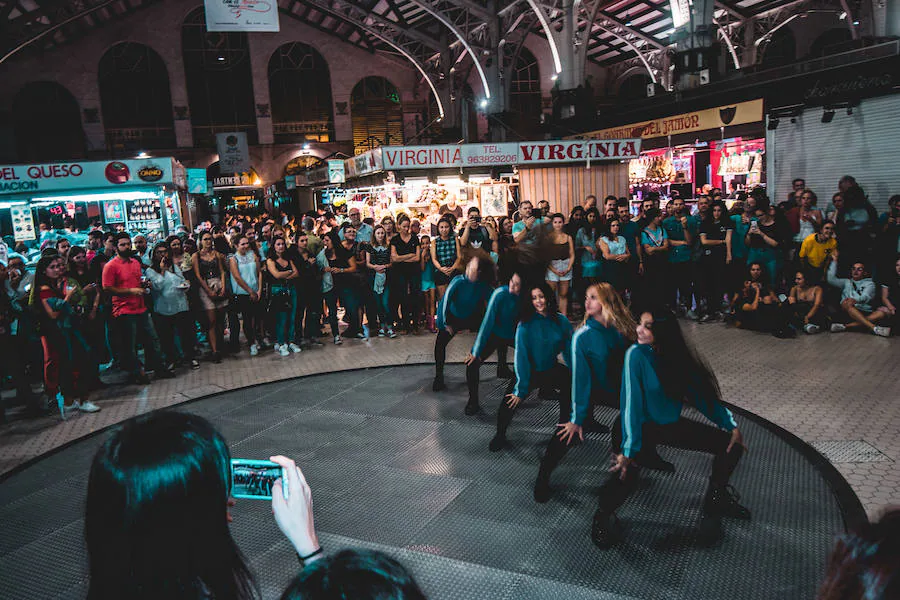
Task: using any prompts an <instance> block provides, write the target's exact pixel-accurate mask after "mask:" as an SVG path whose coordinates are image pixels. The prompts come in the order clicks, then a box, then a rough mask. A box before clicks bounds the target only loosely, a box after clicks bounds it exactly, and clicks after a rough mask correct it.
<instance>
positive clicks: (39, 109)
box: [13, 81, 87, 162]
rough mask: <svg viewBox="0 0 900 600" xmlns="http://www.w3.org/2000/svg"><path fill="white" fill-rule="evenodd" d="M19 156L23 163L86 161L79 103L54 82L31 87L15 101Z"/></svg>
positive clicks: (34, 84) (15, 125) (38, 83)
mask: <svg viewBox="0 0 900 600" xmlns="http://www.w3.org/2000/svg"><path fill="white" fill-rule="evenodd" d="M13 115H14V125H13V127H14V131H15V136H16V152H17V156H18V160H19V161H22V162H45V161H51V160H62V159H72V158H84V156H85V155H86V154H87V147H86V144H85V137H84V129H82V127H81V115H80V114H79V109H78V103H77V102H76V101H75V98H74V97H73V96H72V94H70V93H69V90H67V89H66V88H64V87H63V86H61V85H60V84H58V83H56V82H54V81H38V82H35V83H29V84H28V85H26V86H25V87H23V88H22V89H21V90H19V93H18V94H16V98H15V100H14V101H13Z"/></svg>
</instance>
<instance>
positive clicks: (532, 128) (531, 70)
mask: <svg viewBox="0 0 900 600" xmlns="http://www.w3.org/2000/svg"><path fill="white" fill-rule="evenodd" d="M542 104H543V100H542V98H541V70H540V67H539V66H538V62H537V59H536V58H535V57H534V55H533V54H532V53H531V52H529V51H528V49H527V48H521V49H520V50H519V55H518V56H517V57H516V62H515V66H514V67H513V72H512V78H511V79H510V82H509V105H508V108H509V112H510V113H512V116H511V119H510V120H511V123H510V125H511V126H512V128H513V129H514V130H515V132H517V133H519V134H521V135H523V136H525V137H526V138H527V137H529V134H531V133H534V132H536V130H537V129H539V128H540V120H541V109H542Z"/></svg>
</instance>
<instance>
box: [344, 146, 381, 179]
mask: <svg viewBox="0 0 900 600" xmlns="http://www.w3.org/2000/svg"><path fill="white" fill-rule="evenodd" d="M383 170H384V163H383V162H382V158H381V148H375V149H373V150H369V151H368V152H363V153H362V154H357V155H356V156H354V157H353V158H348V159H347V160H345V161H344V171H345V172H346V176H347V177H361V176H363V175H370V174H372V173H378V172H379V171H383Z"/></svg>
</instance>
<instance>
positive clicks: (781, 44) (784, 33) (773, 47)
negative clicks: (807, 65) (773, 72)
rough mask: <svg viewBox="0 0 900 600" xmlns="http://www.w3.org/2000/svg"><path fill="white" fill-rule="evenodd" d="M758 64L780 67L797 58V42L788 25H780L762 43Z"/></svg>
mask: <svg viewBox="0 0 900 600" xmlns="http://www.w3.org/2000/svg"><path fill="white" fill-rule="evenodd" d="M761 50H762V56H760V57H759V58H758V60H759V64H760V65H762V66H764V67H781V66H783V65H787V64H790V63H792V62H794V61H795V60H797V42H796V40H795V39H794V33H793V32H792V31H791V30H790V28H788V27H782V28H781V29H779V30H778V31H776V32H775V33H773V34H772V37H771V38H769V41H768V42H766V43H765V44H763V46H762V48H761Z"/></svg>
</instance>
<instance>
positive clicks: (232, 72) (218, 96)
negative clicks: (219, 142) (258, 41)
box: [181, 7, 257, 145]
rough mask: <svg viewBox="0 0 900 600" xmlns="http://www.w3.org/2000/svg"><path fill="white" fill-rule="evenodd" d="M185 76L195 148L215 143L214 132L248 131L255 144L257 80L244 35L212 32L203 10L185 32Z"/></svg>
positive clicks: (191, 18)
mask: <svg viewBox="0 0 900 600" xmlns="http://www.w3.org/2000/svg"><path fill="white" fill-rule="evenodd" d="M181 47H182V53H183V55H184V74H185V78H186V79H187V90H188V99H189V101H190V105H191V122H192V124H193V127H194V144H195V145H214V144H215V133H221V132H225V131H246V132H247V137H248V140H249V142H250V143H251V144H255V143H256V139H257V136H256V112H255V110H254V106H253V105H254V102H253V77H252V74H251V72H250V49H249V46H248V43H247V34H246V33H234V32H228V33H224V32H208V31H207V30H206V17H205V15H204V12H203V7H200V8H198V9H197V10H195V11H193V12H192V13H191V14H190V15H188V17H187V18H186V19H185V20H184V25H183V26H182V28H181Z"/></svg>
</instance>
